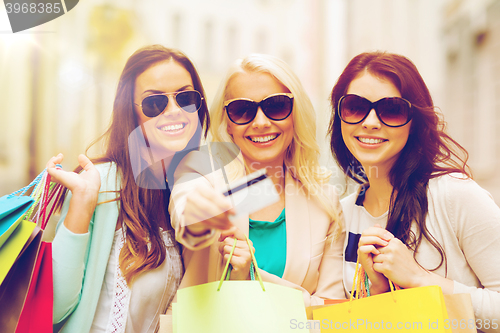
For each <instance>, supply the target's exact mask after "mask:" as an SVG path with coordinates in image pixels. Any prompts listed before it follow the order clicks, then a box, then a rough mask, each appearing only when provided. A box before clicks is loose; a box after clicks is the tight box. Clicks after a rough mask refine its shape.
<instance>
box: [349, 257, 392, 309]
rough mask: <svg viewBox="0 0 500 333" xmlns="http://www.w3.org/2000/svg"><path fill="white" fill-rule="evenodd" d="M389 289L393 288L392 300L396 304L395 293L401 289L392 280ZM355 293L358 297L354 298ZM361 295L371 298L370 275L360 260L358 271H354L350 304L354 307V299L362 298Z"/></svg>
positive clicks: (357, 261)
mask: <svg viewBox="0 0 500 333" xmlns="http://www.w3.org/2000/svg"><path fill="white" fill-rule="evenodd" d="M362 284H364V285H362ZM389 287H390V288H391V295H392V299H393V300H394V302H396V296H395V295H394V291H395V290H396V289H399V287H397V286H396V285H395V284H394V282H392V281H391V280H389ZM355 293H356V296H354V294H355ZM361 294H363V295H366V297H369V296H370V285H369V280H368V274H366V272H365V270H364V269H363V267H362V266H361V265H360V263H359V258H358V259H357V260H356V270H355V271H354V278H353V281H352V289H351V296H350V298H349V303H350V304H351V305H352V301H353V299H359V298H361ZM349 311H350V309H349Z"/></svg>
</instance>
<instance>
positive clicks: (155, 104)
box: [142, 95, 168, 118]
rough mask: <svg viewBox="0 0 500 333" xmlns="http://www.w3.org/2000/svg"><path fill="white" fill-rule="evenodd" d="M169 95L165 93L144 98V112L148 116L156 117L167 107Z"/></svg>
mask: <svg viewBox="0 0 500 333" xmlns="http://www.w3.org/2000/svg"><path fill="white" fill-rule="evenodd" d="M167 104H168V97H167V96H165V95H154V96H148V97H146V98H144V100H143V101H142V112H143V113H144V115H145V116H146V117H150V118H153V117H156V116H158V115H160V114H161V113H162V112H163V110H165V108H166V107H167Z"/></svg>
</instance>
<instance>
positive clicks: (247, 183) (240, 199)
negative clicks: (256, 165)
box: [223, 169, 280, 220]
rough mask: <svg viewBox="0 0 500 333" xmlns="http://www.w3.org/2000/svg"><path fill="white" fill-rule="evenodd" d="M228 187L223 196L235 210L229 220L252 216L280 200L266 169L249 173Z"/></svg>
mask: <svg viewBox="0 0 500 333" xmlns="http://www.w3.org/2000/svg"><path fill="white" fill-rule="evenodd" d="M229 186H230V188H229V190H228V191H226V192H224V193H223V194H224V196H226V197H228V198H229V199H230V200H231V203H232V205H233V207H234V208H235V210H236V215H231V216H230V217H229V219H230V220H234V219H236V218H238V217H240V216H241V215H246V214H252V213H254V212H257V211H259V210H261V209H262V208H264V207H267V206H269V205H272V204H273V203H276V202H278V201H279V200H280V196H279V194H278V192H277V191H276V188H275V187H274V183H273V181H272V180H271V178H269V177H268V176H267V170H266V169H261V170H258V171H256V172H254V173H251V174H249V175H247V176H246V177H243V178H241V179H239V180H237V181H235V182H233V183H231V184H230V185H229Z"/></svg>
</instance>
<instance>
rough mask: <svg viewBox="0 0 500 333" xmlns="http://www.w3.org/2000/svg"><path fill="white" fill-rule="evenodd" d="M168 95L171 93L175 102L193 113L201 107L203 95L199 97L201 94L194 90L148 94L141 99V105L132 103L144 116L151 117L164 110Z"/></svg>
mask: <svg viewBox="0 0 500 333" xmlns="http://www.w3.org/2000/svg"><path fill="white" fill-rule="evenodd" d="M168 95H172V96H173V97H174V99H175V103H177V105H178V106H179V107H180V108H181V109H182V110H184V111H186V112H189V113H194V112H196V111H198V110H199V109H200V108H201V101H202V100H203V97H201V94H200V93H199V92H198V91H196V90H185V91H178V92H174V93H163V94H154V95H149V96H148V97H146V98H144V99H143V100H142V102H141V105H139V104H137V103H134V104H135V105H138V106H140V107H141V108H142V113H144V115H145V116H146V117H150V118H153V117H156V116H159V115H160V114H162V112H163V111H165V108H166V107H167V105H168Z"/></svg>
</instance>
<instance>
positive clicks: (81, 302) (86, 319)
mask: <svg viewBox="0 0 500 333" xmlns="http://www.w3.org/2000/svg"><path fill="white" fill-rule="evenodd" d="M96 169H97V170H98V171H99V174H100V176H101V188H100V189H99V196H98V205H97V206H96V208H95V210H94V214H93V215H92V218H91V220H90V224H89V231H88V232H87V233H85V234H75V233H72V232H71V231H69V230H68V229H67V228H66V227H65V226H64V225H63V221H64V219H65V218H66V215H67V213H68V209H69V203H70V199H71V192H69V191H68V194H67V195H66V199H65V201H64V205H63V208H62V210H61V218H60V220H59V223H58V226H57V233H56V236H55V238H54V241H53V243H52V247H53V271H54V318H53V322H54V323H64V326H63V328H62V330H61V332H68V333H79V332H82V333H88V332H89V330H90V328H91V326H92V322H93V318H94V314H95V311H96V308H97V304H98V301H99V296H100V292H101V288H102V285H103V282H104V277H105V274H106V268H107V265H108V260H109V257H110V253H111V249H112V245H113V239H114V235H115V229H116V222H117V220H118V215H119V205H120V201H119V200H116V199H117V197H118V196H119V192H118V191H119V190H120V178H119V177H117V169H116V164H115V163H103V164H97V165H96ZM103 202H106V203H103ZM99 203H102V204H99ZM159 209H162V207H159ZM171 245H172V246H173V245H174V244H171ZM167 246H169V245H168V244H167ZM167 251H168V249H167ZM168 258H169V256H168V255H167V258H166V260H168ZM178 273H179V272H178ZM173 274H174V273H173ZM167 282H168V281H165V284H167ZM133 299H134V294H133V293H132V300H133ZM162 301H163V299H162ZM64 321H65V322H64ZM59 326H60V325H57V327H58V328H59Z"/></svg>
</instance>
